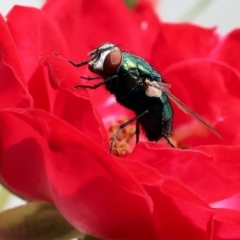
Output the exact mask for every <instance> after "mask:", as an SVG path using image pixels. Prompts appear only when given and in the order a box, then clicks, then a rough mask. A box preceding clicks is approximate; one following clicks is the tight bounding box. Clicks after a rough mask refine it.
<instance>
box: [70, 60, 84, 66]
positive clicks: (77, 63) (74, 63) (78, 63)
mask: <svg viewBox="0 0 240 240" xmlns="http://www.w3.org/2000/svg"><path fill="white" fill-rule="evenodd" d="M68 62H69V63H71V64H72V65H73V66H74V67H81V66H83V65H85V64H88V63H89V60H86V61H82V62H74V61H72V60H68Z"/></svg>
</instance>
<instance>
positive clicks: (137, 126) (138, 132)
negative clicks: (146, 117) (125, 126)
mask: <svg viewBox="0 0 240 240" xmlns="http://www.w3.org/2000/svg"><path fill="white" fill-rule="evenodd" d="M139 134H140V126H139V121H138V120H137V124H136V144H137V143H138V141H139Z"/></svg>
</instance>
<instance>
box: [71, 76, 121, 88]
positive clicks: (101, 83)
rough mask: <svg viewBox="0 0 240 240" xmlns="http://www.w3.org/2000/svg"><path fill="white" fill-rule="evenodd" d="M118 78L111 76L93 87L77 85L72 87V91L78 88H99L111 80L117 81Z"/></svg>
mask: <svg viewBox="0 0 240 240" xmlns="http://www.w3.org/2000/svg"><path fill="white" fill-rule="evenodd" d="M117 78H118V75H114V76H111V77H109V78H106V79H105V80H104V81H103V82H100V83H97V84H95V85H83V84H80V85H77V86H74V87H73V89H78V88H91V89H96V88H98V87H100V86H101V85H103V84H105V83H107V82H110V81H112V80H113V79H117Z"/></svg>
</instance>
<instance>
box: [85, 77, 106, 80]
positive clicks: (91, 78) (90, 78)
mask: <svg viewBox="0 0 240 240" xmlns="http://www.w3.org/2000/svg"><path fill="white" fill-rule="evenodd" d="M80 78H82V79H86V80H95V79H103V77H100V76H96V77H95V76H94V77H89V76H88V77H85V76H80Z"/></svg>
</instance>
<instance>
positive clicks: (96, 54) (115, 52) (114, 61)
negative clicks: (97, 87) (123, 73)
mask: <svg viewBox="0 0 240 240" xmlns="http://www.w3.org/2000/svg"><path fill="white" fill-rule="evenodd" d="M88 56H91V60H90V61H89V62H88V68H89V70H90V71H92V72H94V73H98V74H103V75H111V74H113V73H115V72H116V71H117V70H118V69H119V67H120V66H121V63H122V52H121V50H120V49H119V47H117V46H116V45H115V44H113V43H104V44H102V45H100V46H99V47H98V48H96V49H95V50H93V51H91V52H90V53H88Z"/></svg>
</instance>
